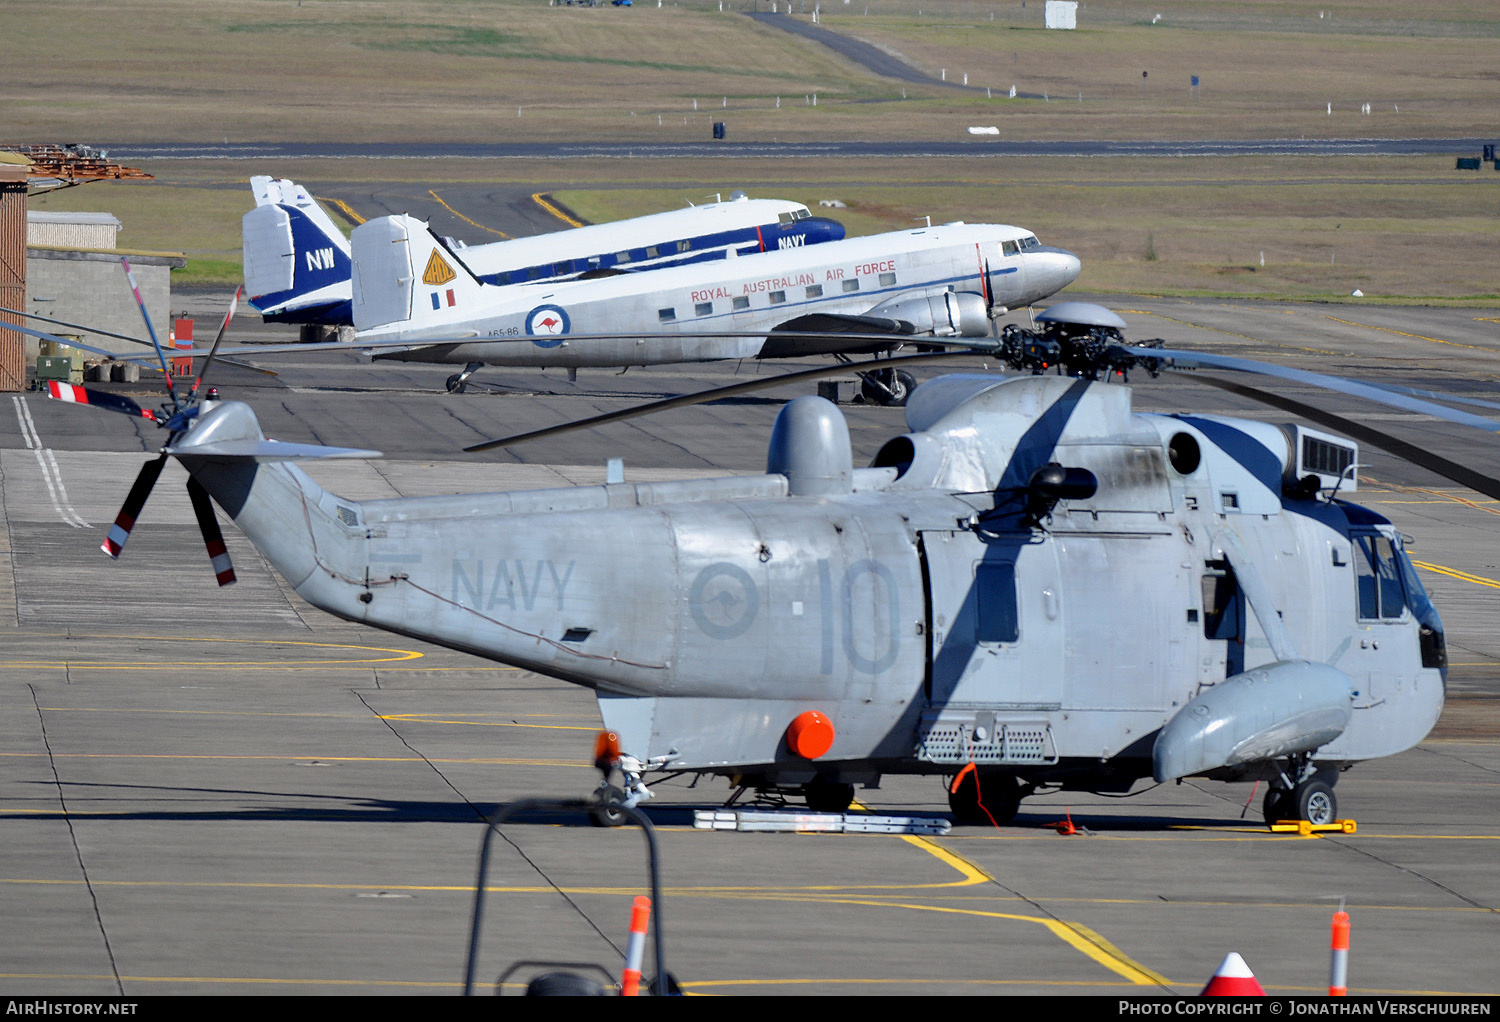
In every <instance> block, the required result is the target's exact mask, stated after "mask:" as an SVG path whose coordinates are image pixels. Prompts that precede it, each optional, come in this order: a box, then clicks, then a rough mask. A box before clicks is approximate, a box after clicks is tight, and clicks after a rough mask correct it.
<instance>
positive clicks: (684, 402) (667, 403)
mask: <svg viewBox="0 0 1500 1022" xmlns="http://www.w3.org/2000/svg"><path fill="white" fill-rule="evenodd" d="M944 340H947V338H945V339H944ZM959 357H966V358H973V357H974V353H973V352H972V351H942V352H937V353H934V354H931V355H902V356H900V357H898V358H879V359H875V358H872V359H869V360H867V361H864V362H846V363H844V364H842V365H839V366H837V367H833V366H820V367H819V368H817V369H804V370H800V371H798V372H795V373H783V374H781V375H780V376H772V377H769V378H765V379H759V380H751V381H749V382H748V383H733V384H730V385H729V386H727V387H715V388H713V389H711V390H700V391H697V392H695V393H692V394H679V395H677V396H676V397H669V398H663V399H662V400H660V401H649V402H647V403H646V404H643V405H632V406H631V407H629V408H623V409H621V410H620V411H617V412H605V413H604V414H603V415H595V416H593V417H591V418H587V419H575V420H574V421H572V422H564V423H561V424H559V425H556V426H548V427H547V428H545V429H535V430H532V431H531V432H530V433H517V434H515V435H513V436H507V437H501V438H500V439H498V440H486V441H485V442H484V443H479V444H474V445H473V446H470V447H465V448H464V450H465V451H466V452H469V453H475V452H478V451H488V450H493V449H494V448H496V447H509V446H512V445H514V444H522V443H526V442H527V441H528V440H540V439H542V438H543V437H549V436H558V435H559V434H562V433H571V432H572V431H573V430H575V429H589V428H591V427H594V426H602V425H604V424H605V423H609V422H618V421H620V420H621V419H633V418H635V417H636V416H639V415H653V414H655V413H656V412H664V411H666V410H667V409H669V408H682V407H686V406H688V405H697V404H703V403H704V402H707V401H717V400H719V399H720V398H726V397H733V396H734V395H736V394H748V393H749V392H751V391H754V390H766V389H769V388H771V387H780V386H782V385H783V384H786V383H795V382H797V381H798V380H809V379H812V378H814V377H817V376H827V375H828V374H829V373H830V372H835V371H854V372H857V371H859V370H861V369H892V368H896V367H897V366H906V365H913V364H923V363H927V362H936V361H938V360H939V359H951V358H959Z"/></svg>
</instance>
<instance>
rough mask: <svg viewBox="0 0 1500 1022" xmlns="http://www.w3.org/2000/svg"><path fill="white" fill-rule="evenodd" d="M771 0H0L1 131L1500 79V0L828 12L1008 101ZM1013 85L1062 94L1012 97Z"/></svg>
mask: <svg viewBox="0 0 1500 1022" xmlns="http://www.w3.org/2000/svg"><path fill="white" fill-rule="evenodd" d="M755 3H756V0H737V2H734V3H727V4H725V8H726V10H725V11H724V12H720V11H719V10H718V2H717V0H689V2H685V3H683V2H679V3H669V4H667V5H666V6H663V7H660V8H658V7H655V6H653V5H651V4H650V0H641V2H640V3H638V4H637V6H635V7H632V8H629V9H625V8H614V7H608V6H606V7H601V8H578V7H562V6H557V7H549V6H548V5H547V3H546V2H545V0H425V2H416V0H364V2H358V3H356V2H352V0H301V2H294V0H237V2H235V3H226V4H201V3H195V2H190V0H69V2H57V0H0V25H3V26H4V37H5V48H6V54H7V65H8V66H9V67H11V68H13V69H18V70H19V69H24V73H18V74H13V75H11V76H9V81H8V82H7V87H6V101H7V110H6V118H5V121H6V127H5V131H6V132H7V133H8V134H10V135H12V136H13V137H14V139H15V140H17V141H21V140H29V139H46V140H64V139H66V140H83V139H87V140H90V141H94V142H99V143H104V142H122V141H142V140H171V139H190V140H195V141H201V140H209V139H214V140H217V139H225V140H229V141H237V142H244V141H256V140H261V139H285V140H298V141H308V140H328V141H368V140H381V141H384V140H390V139H393V138H398V137H406V138H413V139H422V140H451V139H458V138H468V137H480V138H490V139H500V138H509V137H517V138H530V139H540V138H545V139H554V138H575V137H588V138H596V139H626V140H643V141H657V140H672V141H676V140H679V139H682V138H693V139H701V138H705V137H707V135H708V133H709V132H708V127H709V123H710V121H711V120H712V119H716V118H717V119H724V120H727V121H728V123H729V124H730V126H731V130H732V131H733V132H734V135H733V137H735V138H738V139H763V138H784V139H785V138H819V137H828V136H830V135H832V136H835V137H863V136H872V135H873V136H878V137H897V138H906V137H912V138H917V137H920V138H948V137H954V136H956V135H959V134H961V133H962V132H963V131H964V130H965V128H966V127H967V126H968V125H972V124H996V125H997V126H1001V127H1002V130H1003V131H1004V133H1005V134H1006V135H1008V136H1011V137H1022V138H1059V137H1065V138H1141V137H1166V138H1178V137H1192V138H1225V137H1265V136H1277V137H1279V136H1286V135H1313V136H1320V135H1341V136H1347V135H1368V134H1378V135H1385V136H1433V135H1438V136H1444V135H1454V134H1459V135H1472V134H1474V133H1476V132H1479V131H1481V130H1482V129H1483V128H1484V127H1485V126H1488V125H1492V124H1493V121H1494V115H1495V110H1496V105H1497V104H1496V101H1497V84H1500V72H1497V70H1496V67H1495V62H1494V53H1495V49H1496V43H1497V41H1500V10H1497V8H1496V6H1495V5H1494V4H1493V3H1481V4H1467V5H1466V4H1462V3H1456V2H1453V0H1439V2H1436V3H1431V4H1423V5H1421V6H1420V7H1414V6H1412V5H1410V4H1400V3H1396V2H1395V0H1364V2H1358V0H1356V2H1342V3H1341V2H1329V3H1320V4H1312V3H1289V2H1280V3H1277V2H1268V3H1255V4H1234V3H1228V2H1226V0H1151V2H1150V3H1145V2H1132V0H1093V2H1092V3H1088V4H1086V5H1085V6H1084V8H1083V9H1082V10H1081V11H1080V14H1079V24H1080V28H1079V29H1078V30H1077V31H1073V32H1056V31H1047V30H1045V29H1043V28H1042V27H1041V9H1042V0H1034V2H1032V3H1031V4H1030V5H1029V6H1026V7H1022V6H1021V4H1020V3H1019V2H1010V3H994V4H983V3H973V2H969V0H878V2H875V3H863V2H861V0H853V2H851V3H849V4H839V3H837V2H833V3H824V4H823V5H822V6H823V9H824V17H823V24H824V26H825V27H828V28H831V29H835V30H837V31H840V32H845V33H847V34H850V35H854V36H857V37H859V38H863V39H866V40H868V41H870V42H873V43H876V44H877V45H880V46H883V47H885V48H887V49H889V50H892V51H895V52H899V53H900V54H901V55H903V56H904V57H905V58H906V59H907V60H908V61H909V62H910V63H912V64H914V65H916V66H917V67H919V68H921V69H923V70H925V71H927V72H929V73H931V74H933V75H937V74H939V73H941V72H943V71H944V70H946V72H947V75H948V79H949V80H950V81H960V80H962V77H963V76H964V75H968V76H969V83H970V85H972V86H976V87H977V88H985V87H990V88H992V89H993V91H994V96H995V98H993V99H987V98H986V97H985V96H984V95H983V94H982V93H964V92H961V91H958V90H953V89H943V88H938V87H924V86H905V87H903V86H901V85H900V84H899V83H893V82H890V81H887V80H882V79H878V78H875V77H873V76H872V75H870V74H868V73H866V72H865V71H863V70H862V69H860V68H858V67H855V66H854V65H851V64H849V63H847V62H845V61H844V60H843V59H842V58H840V57H837V56H835V55H834V54H833V53H832V52H831V51H829V50H827V49H826V48H823V47H820V46H817V45H814V44H812V43H809V42H805V41H803V40H800V39H797V38H794V37H793V36H791V35H788V34H786V33H784V32H780V31H777V30H774V29H771V28H766V27H762V26H760V25H758V24H756V23H755V22H753V21H751V20H750V19H748V18H745V17H743V16H740V15H739V14H738V13H737V10H736V9H748V8H750V7H752V6H754V5H755ZM759 6H760V8H761V9H768V8H769V6H770V0H759ZM783 7H784V4H783ZM1320 12H1321V13H1323V14H1325V15H1326V17H1321V18H1320V17H1319V16H1318V15H1319V13H1320ZM1158 15H1160V21H1158V22H1157V23H1155V24H1153V23H1152V20H1153V18H1156V17H1157V16H1158ZM992 17H993V20H991V19H992ZM1142 72H1147V73H1148V74H1149V78H1145V79H1143V78H1142ZM1192 75H1198V76H1199V77H1200V82H1201V84H1200V86H1199V88H1198V89H1197V90H1196V91H1195V90H1193V89H1192V88H1191V86H1190V76H1192ZM1012 85H1014V86H1016V87H1017V89H1018V91H1019V92H1021V93H1031V94H1045V95H1046V96H1047V99H1046V100H1042V99H1016V100H1011V99H1008V98H1002V97H1006V96H1008V93H1009V89H1010V87H1011V86H1012ZM813 93H816V94H817V96H818V103H817V106H816V107H814V106H812V105H811V99H810V97H811V95H812V94H813ZM903 94H904V95H905V98H904V99H903ZM1080 97H1081V99H1080ZM778 100H779V101H780V102H779V106H778ZM695 102H696V103H697V109H696V110H695V109H694V103H695ZM1366 103H1368V104H1370V110H1371V112H1370V113H1369V114H1368V115H1366V114H1363V113H1361V110H1362V109H1363V108H1364V105H1365V104H1366ZM1329 104H1332V107H1333V112H1332V114H1330V113H1329V112H1328V110H1329ZM695 114H696V116H695ZM658 119H660V123H659V124H658Z"/></svg>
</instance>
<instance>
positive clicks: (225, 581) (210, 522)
mask: <svg viewBox="0 0 1500 1022" xmlns="http://www.w3.org/2000/svg"><path fill="white" fill-rule="evenodd" d="M187 491H188V499H189V500H191V501H192V502H193V514H194V516H196V517H197V519H198V531H199V532H201V533H203V545H204V546H206V547H208V560H209V563H210V564H212V565H213V567H214V578H215V579H217V580H218V582H219V586H220V587H221V588H222V587H223V586H232V585H234V582H235V578H234V565H233V564H231V563H229V550H228V548H227V547H225V546H224V534H223V533H222V532H220V531H219V519H218V516H216V515H215V514H214V505H213V501H211V500H209V499H208V491H207V490H205V489H204V488H203V486H202V484H201V483H199V482H198V480H196V479H194V478H193V477H192V476H188V481H187Z"/></svg>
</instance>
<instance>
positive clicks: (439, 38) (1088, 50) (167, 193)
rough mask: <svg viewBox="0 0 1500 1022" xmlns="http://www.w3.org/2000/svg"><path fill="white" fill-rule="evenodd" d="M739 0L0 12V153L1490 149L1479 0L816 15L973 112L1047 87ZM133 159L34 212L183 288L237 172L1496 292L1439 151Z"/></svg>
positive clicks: (1491, 83)
mask: <svg viewBox="0 0 1500 1022" xmlns="http://www.w3.org/2000/svg"><path fill="white" fill-rule="evenodd" d="M753 2H754V0H742V2H739V3H736V4H726V5H725V7H726V10H725V11H724V12H720V10H719V7H718V2H717V0H685V2H679V3H675V4H674V3H668V4H666V5H665V6H663V7H661V8H657V7H655V6H654V5H651V3H650V0H637V5H636V6H635V7H633V8H631V9H629V10H624V9H617V8H610V7H604V8H577V7H549V6H548V5H547V3H546V2H545V0H528V2H524V3H523V2H521V0H464V2H460V0H430V2H422V3H418V2H415V0H366V2H360V3H356V2H352V0H301V2H297V0H239V2H236V3H234V4H222V5H201V4H194V3H189V2H187V0H116V2H109V3H103V2H91V0H78V2H62V3H59V2H55V0H53V2H43V0H0V26H3V28H4V37H5V40H6V50H7V55H8V57H9V58H10V60H9V61H8V63H9V64H10V65H11V66H13V67H17V68H24V69H25V73H24V74H18V75H14V76H13V77H12V79H11V81H10V82H9V83H8V86H7V95H6V99H7V111H6V127H5V128H4V129H3V130H4V131H5V133H6V136H7V138H6V139H0V141H6V140H9V141H15V142H29V141H65V140H66V141H73V140H77V141H88V142H93V143H95V144H109V143H111V142H125V141H155V140H193V141H217V140H220V139H222V140H225V141H235V142H245V141H255V140H261V139H264V140H288V141H313V140H328V141H349V142H359V141H389V140H393V139H399V138H409V139H412V140H462V139H470V138H480V139H565V138H569V139H570V138H590V139H601V140H622V141H642V142H654V141H681V140H684V139H694V140H699V139H706V138H707V136H708V133H709V125H710V123H711V122H712V121H713V120H719V119H723V120H726V121H727V122H728V123H729V126H730V130H731V132H732V135H731V137H732V138H734V139H736V140H755V139H768V138H776V139H797V138H830V137H832V138H863V137H880V138H894V139H903V138H934V139H940V138H955V137H959V136H960V135H962V134H963V133H964V131H965V129H966V127H967V126H969V125H973V124H995V125H997V126H999V127H1000V129H1001V131H1002V133H1003V134H1004V135H1006V136H1008V137H1016V138H1097V139H1112V138H1115V139H1118V138H1145V137H1153V138H1202V139H1213V138H1249V137H1266V136H1276V137H1285V136H1296V135H1302V136H1339V137H1351V136H1356V137H1357V136H1370V135H1379V136H1418V137H1432V136H1455V135H1456V136H1468V137H1472V136H1481V137H1482V136H1485V135H1486V134H1487V133H1489V132H1492V131H1494V132H1500V125H1497V124H1496V111H1497V110H1500V70H1496V65H1495V61H1494V53H1495V52H1496V49H1497V42H1500V6H1497V5H1495V4H1492V3H1491V4H1473V3H1467V4H1466V3H1460V2H1456V0H1436V2H1433V3H1428V4H1424V5H1421V6H1420V7H1413V6H1411V5H1409V4H1398V3H1396V2H1394V0H1351V2H1340V3H1326V4H1317V5H1314V4H1309V3H1292V2H1274V0H1273V2H1263V3H1255V4H1231V3H1227V2H1224V0H1160V2H1153V3H1139V2H1130V0H1118V2H1112V0H1091V2H1089V3H1087V4H1085V5H1082V6H1081V8H1080V11H1079V24H1080V29H1079V30H1078V31H1076V32H1052V31H1046V30H1044V29H1043V28H1041V26H1040V19H1041V7H1042V3H1041V0H1033V2H1030V3H1028V4H1027V6H1025V7H1022V6H1021V4H1020V2H1019V0H1017V2H1013V3H995V4H986V3H980V2H971V0H878V2H872V3H862V2H860V0H852V2H851V3H849V4H840V3H837V2H833V3H828V2H825V3H824V4H823V11H824V16H823V19H822V21H823V24H824V26H825V27H828V28H832V29H835V30H837V31H841V32H845V33H847V34H850V35H855V36H858V37H860V38H863V39H866V40H868V41H870V42H873V43H876V44H877V45H880V46H882V47H884V48H886V49H887V50H890V51H895V52H898V53H900V54H901V55H903V56H904V57H905V58H906V59H907V60H908V61H909V62H910V63H912V64H914V65H916V66H918V67H920V68H923V69H925V70H927V71H929V72H931V73H934V74H936V73H939V72H942V71H946V73H947V75H948V78H949V79H950V80H956V79H960V78H961V76H962V75H964V74H968V75H969V80H970V84H971V85H977V86H992V87H993V88H994V90H995V95H996V97H1000V96H1002V95H1005V94H1007V93H1008V90H1009V88H1010V86H1011V85H1012V84H1014V85H1015V86H1016V87H1017V89H1018V90H1019V91H1020V92H1022V93H1028V92H1029V93H1039V94H1040V93H1045V94H1046V95H1047V99H1046V100H1042V99H1017V100H1010V99H1002V98H995V99H986V98H985V97H984V96H983V94H976V93H963V92H961V91H958V90H953V89H944V88H940V87H923V86H906V87H903V86H901V85H900V84H899V83H893V82H891V81H888V80H883V79H878V78H875V77H873V76H871V75H869V74H867V73H866V72H864V71H863V70H861V69H859V68H857V67H854V66H853V65H850V64H847V63H846V62H844V61H843V60H842V59H841V58H839V57H837V56H836V55H834V54H833V53H832V52H831V51H828V50H826V49H824V48H822V47H818V46H815V45H813V44H810V43H807V42H804V41H801V40H799V39H796V38H794V37H792V36H790V35H788V34H786V33H783V32H780V31H777V30H774V29H769V28H764V27H761V26H760V25H758V24H757V23H755V22H753V21H751V20H750V19H748V18H745V17H742V16H739V15H738V13H737V12H736V10H735V8H738V9H745V8H747V7H749V6H751V5H752V4H753ZM783 4H784V0H783ZM760 7H761V9H766V8H767V7H769V0H761V2H760ZM783 9H784V6H783ZM1320 13H1321V14H1322V15H1323V17H1319V14H1320ZM1158 14H1159V15H1160V16H1161V17H1160V20H1158V21H1156V23H1154V24H1153V20H1154V19H1155V18H1156V16H1157V15H1158ZM60 55H62V56H63V57H65V59H59V56H60ZM1142 71H1146V72H1148V73H1149V77H1147V78H1142V77H1141V73H1142ZM1194 74H1196V75H1199V77H1200V83H1201V84H1200V86H1199V88H1198V89H1197V90H1196V91H1194V90H1192V89H1191V88H1190V86H1189V81H1190V75H1194ZM903 92H904V93H905V96H904V98H903ZM813 93H816V94H817V96H818V102H817V106H813V105H811V96H812V94H813ZM1080 94H1081V96H1082V98H1081V100H1080V98H1079V96H1080ZM778 98H779V99H780V101H781V105H780V106H779V108H778V106H777V100H778ZM695 101H696V103H697V105H698V110H697V111H696V112H695V111H694V109H693V105H694V103H695ZM1330 104H1331V105H1332V111H1333V112H1332V114H1330V113H1329V112H1328V110H1329V106H1330ZM1365 104H1369V109H1370V111H1371V112H1370V113H1369V114H1364V113H1362V112H1361V111H1362V110H1363V109H1364V106H1365ZM146 169H147V170H151V171H154V172H155V173H157V175H158V179H157V181H156V182H154V183H148V184H125V183H113V184H107V185H92V186H89V187H88V188H85V189H74V190H70V191H67V192H62V193H57V194H55V195H50V196H45V197H38V198H36V199H34V200H33V208H38V209H107V210H109V211H111V212H115V213H116V214H117V215H119V216H120V217H121V219H122V220H123V221H124V222H125V228H124V230H123V231H122V233H121V236H120V243H121V245H124V246H130V247H136V248H145V249H173V250H181V251H185V252H186V253H187V254H188V256H189V260H190V265H189V268H188V270H187V271H186V272H185V273H183V274H181V276H182V277H183V278H184V279H189V280H229V279H232V278H233V277H234V276H235V275H236V274H237V272H238V271H237V270H236V269H235V267H236V265H237V263H238V258H239V234H238V231H239V218H240V216H241V215H242V214H243V212H244V211H245V210H246V209H247V208H248V204H249V198H248V192H247V190H246V187H245V180H246V178H247V177H248V176H249V175H250V174H252V173H268V172H269V173H275V174H278V175H283V176H293V177H295V178H297V179H298V180H299V181H304V182H305V183H307V184H309V185H311V186H313V188H314V190H315V191H318V192H319V193H320V194H321V193H322V191H323V183H324V182H339V181H357V180H362V179H367V180H407V181H412V182H422V183H423V185H422V187H423V188H424V189H425V188H427V187H433V186H439V187H440V186H441V184H442V182H444V181H494V182H496V183H512V184H516V185H523V186H532V185H534V186H535V187H537V188H545V189H547V190H552V191H555V192H557V193H558V194H559V195H560V197H561V198H562V199H563V200H564V201H565V202H567V203H568V204H569V205H570V206H571V207H573V208H574V209H576V210H578V211H579V212H580V213H582V214H583V215H584V216H585V217H587V218H589V219H591V220H595V221H599V220H607V219H614V218H617V217H620V216H627V215H634V214H638V213H644V212H650V211H655V210H658V209H662V208H667V207H671V206H677V205H680V204H681V203H682V202H684V201H689V200H691V201H701V200H702V198H703V197H704V196H705V195H707V194H711V193H713V192H716V191H728V190H730V189H732V188H736V187H742V188H747V189H749V190H751V191H752V193H753V194H757V195H773V194H774V195H784V196H787V197H790V198H799V199H802V200H803V201H806V202H809V203H810V204H815V203H816V202H817V201H818V200H819V199H823V198H838V199H842V200H843V201H845V202H847V203H848V204H849V206H848V208H847V209H845V210H840V211H839V212H838V214H837V215H838V216H839V218H840V219H842V220H844V221H845V222H846V224H847V225H848V227H849V230H850V233H851V234H867V233H872V232H875V231H880V230H889V229H893V228H898V227H904V226H908V225H910V224H911V223H912V222H913V220H914V219H915V218H919V217H923V216H931V217H932V218H933V219H934V221H942V220H952V219H965V220H970V221H986V220H988V221H1001V222H1008V223H1015V224H1019V225H1022V226H1026V227H1030V228H1032V229H1034V230H1036V231H1037V232H1038V233H1039V234H1040V235H1041V237H1042V238H1043V240H1044V241H1046V242H1048V243H1052V244H1057V245H1060V246H1062V247H1066V248H1069V249H1071V250H1073V251H1075V252H1077V253H1079V255H1080V256H1082V257H1083V260H1084V275H1083V277H1082V279H1081V280H1080V282H1079V284H1078V285H1077V286H1078V287H1080V288H1089V289H1095V290H1106V291H1108V290H1114V291H1148V292H1154V293H1182V294H1236V295H1239V294H1243V295H1262V296H1268V297H1300V298H1319V299H1329V298H1338V297H1347V296H1348V295H1349V293H1350V292H1351V291H1353V290H1355V289H1356V288H1357V289H1360V290H1362V291H1364V292H1365V294H1366V295H1367V296H1369V298H1368V299H1367V300H1418V301H1425V300H1444V301H1493V300H1494V297H1495V295H1496V292H1497V291H1500V277H1497V274H1496V272H1495V267H1496V266H1500V219H1497V208H1500V174H1497V173H1495V172H1494V171H1493V170H1490V169H1486V170H1485V171H1483V172H1481V173H1479V174H1475V173H1473V172H1455V171H1454V169H1453V162H1452V159H1451V157H1403V158H1381V159H1357V160H1356V159H1348V160H1338V161H1334V160H1326V161H1324V160H1316V159H1308V158H1285V159H1219V160H1207V159H1201V160H1200V159H1160V160H1147V159H1095V160H1061V159H1053V160H1043V159H1019V158H1005V159H988V160H947V161H942V162H941V163H934V162H917V161H897V160H890V161H881V160H862V161H855V162H851V161H842V160H841V161H818V160H806V159H799V160H795V161H770V160H766V161H735V162H734V163H732V164H726V163H723V162H714V163H712V164H708V163H694V162H692V161H677V162H663V161H652V160H624V161H622V160H613V161H607V164H604V163H594V164H591V163H588V162H585V161H579V160H573V161H567V162H566V163H561V164H560V163H555V162H554V163H548V162H546V161H459V162H453V163H439V162H426V163H417V162H411V163H407V162H401V161H380V162H370V163H359V162H351V161H310V162H308V163H306V164H297V165H276V166H269V165H267V164H265V163H244V164H238V165H235V164H229V163H224V162H217V161H215V162H211V163H201V164H194V163H184V162H175V163H162V164H159V165H156V166H147V167H146ZM726 178H728V179H726ZM332 197H334V198H337V197H338V196H337V195H334V196H332ZM468 240H470V241H473V242H478V241H484V240H491V239H488V238H484V237H472V238H469V239H468ZM1262 260H1263V261H1262Z"/></svg>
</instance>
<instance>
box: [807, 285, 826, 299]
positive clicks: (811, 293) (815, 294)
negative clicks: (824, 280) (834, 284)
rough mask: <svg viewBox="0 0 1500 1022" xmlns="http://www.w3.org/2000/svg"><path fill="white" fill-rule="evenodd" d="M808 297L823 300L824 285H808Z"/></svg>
mask: <svg viewBox="0 0 1500 1022" xmlns="http://www.w3.org/2000/svg"><path fill="white" fill-rule="evenodd" d="M807 297H809V298H822V297H823V285H822V284H809V285H807Z"/></svg>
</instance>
